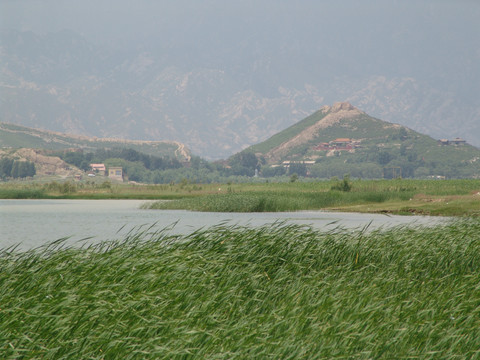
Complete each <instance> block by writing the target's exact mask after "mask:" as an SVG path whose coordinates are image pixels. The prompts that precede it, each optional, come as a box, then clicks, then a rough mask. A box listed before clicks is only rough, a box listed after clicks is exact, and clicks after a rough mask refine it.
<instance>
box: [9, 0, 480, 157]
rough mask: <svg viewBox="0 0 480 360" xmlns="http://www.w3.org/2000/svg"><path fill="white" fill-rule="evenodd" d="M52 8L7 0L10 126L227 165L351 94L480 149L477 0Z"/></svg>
mask: <svg viewBox="0 0 480 360" xmlns="http://www.w3.org/2000/svg"><path fill="white" fill-rule="evenodd" d="M42 3H43V2H37V1H33V0H29V1H23V2H21V4H19V2H12V1H6V2H4V3H2V4H1V5H0V10H1V13H2V30H1V34H0V64H1V65H0V86H1V87H0V92H1V93H0V95H1V96H0V101H1V102H0V109H1V110H0V116H1V119H0V121H3V122H11V123H15V124H20V125H25V126H30V127H37V128H43V129H48V130H54V131H62V132H69V133H76V134H83V135H90V136H98V137H119V138H129V139H141V140H175V141H180V142H182V143H185V144H186V145H187V146H188V147H189V148H190V149H191V150H192V152H193V153H194V154H197V155H201V156H204V157H207V158H213V159H214V158H226V157H228V156H229V155H231V154H233V153H235V152H238V151H239V150H241V149H243V148H246V147H247V146H249V145H252V144H255V143H258V142H260V141H263V140H265V139H267V138H269V137H270V136H272V135H273V134H275V133H277V132H279V131H281V130H283V129H285V128H287V127H288V126H290V125H292V124H293V123H295V122H297V121H299V120H301V119H303V118H305V117H306V116H308V115H310V114H311V113H313V112H314V111H316V110H318V109H319V108H321V107H322V106H323V105H325V104H333V103H335V102H337V101H348V102H350V103H351V104H353V105H354V106H356V107H358V108H360V109H362V110H363V111H365V112H366V113H368V114H370V115H372V116H375V117H377V118H380V119H383V120H386V121H389V122H394V123H399V124H402V125H405V126H408V127H410V128H412V129H414V130H417V131H420V132H422V133H426V134H428V135H431V136H433V137H434V138H453V137H457V136H458V137H462V138H465V139H466V140H467V141H468V142H469V143H470V144H473V145H475V146H477V147H478V146H480V98H479V97H478V94H479V93H480V67H479V66H478V64H480V36H479V33H480V28H479V26H478V18H480V4H478V3H477V2H475V1H457V2H449V1H433V0H430V1H417V2H415V1H402V2H398V1H388V2H381V3H380V4H378V2H374V1H365V2H361V3H360V2H355V1H352V0H350V1H339V2H328V3H325V2H322V1H303V2H301V3H299V4H297V3H294V2H281V3H280V2H275V1H256V2H254V1H244V2H242V3H241V4H229V3H225V2H221V1H218V0H211V1H207V2H201V4H200V3H197V2H194V1H186V0H185V1H180V2H178V3H177V2H175V5H174V4H170V2H166V1H159V2H155V3H152V2H147V1H139V2H138V4H137V5H136V6H135V7H132V6H131V5H128V2H125V1H117V2H113V1H102V2H100V3H98V2H93V1H85V2H81V4H77V3H76V2H69V1H66V2H61V1H56V0H52V1H47V3H48V4H49V6H43V5H42ZM6 14H7V15H6ZM47 19H50V20H47ZM52 19H53V20H54V21H51V20H52Z"/></svg>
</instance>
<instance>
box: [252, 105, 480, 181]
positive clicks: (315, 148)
mask: <svg viewBox="0 0 480 360" xmlns="http://www.w3.org/2000/svg"><path fill="white" fill-rule="evenodd" d="M244 152H245V153H248V152H250V153H254V154H255V156H256V157H257V158H258V159H263V160H262V161H264V163H265V164H266V165H267V166H269V167H272V168H278V167H283V168H286V169H287V170H286V171H288V172H292V170H291V169H292V168H293V167H295V169H296V171H297V172H300V173H301V174H302V175H311V176H315V177H327V178H328V177H330V176H332V175H334V176H338V175H339V174H342V173H343V174H351V175H352V176H355V177H362V178H368V177H374V178H375V177H377V178H381V177H385V176H387V177H398V176H400V177H428V176H431V177H435V178H437V177H438V178H447V177H472V176H473V177H478V176H480V166H479V162H480V149H478V148H475V147H473V146H472V145H470V144H468V143H467V142H466V141H465V140H463V139H452V141H445V140H435V139H433V138H431V137H429V136H427V135H423V134H421V133H419V132H416V131H414V130H412V129H409V128H408V127H405V126H402V125H399V124H393V123H390V122H387V121H383V120H380V119H377V118H374V117H371V116H369V115H368V114H367V113H365V112H364V111H362V110H360V109H358V108H356V107H355V106H353V105H352V104H350V103H349V102H337V103H334V104H333V105H332V106H328V105H327V106H323V107H321V108H320V109H319V110H318V111H316V112H315V113H313V114H312V115H310V116H308V117H306V118H305V119H303V120H301V121H299V122H298V123H296V124H294V125H292V126H290V127H289V128H287V129H285V130H283V131H281V132H279V133H277V134H275V135H274V136H272V137H271V138H269V139H267V140H266V141H264V142H261V143H259V144H256V145H253V146H251V147H249V148H247V149H246V150H245V151H244ZM292 164H295V166H293V165H292ZM265 170H266V171H267V172H268V173H270V172H273V173H278V174H281V173H282V172H281V171H280V170H275V171H273V170H272V171H271V170H268V169H265Z"/></svg>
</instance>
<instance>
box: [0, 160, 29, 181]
mask: <svg viewBox="0 0 480 360" xmlns="http://www.w3.org/2000/svg"><path fill="white" fill-rule="evenodd" d="M35 174H36V169H35V164H34V163H33V162H31V161H21V160H14V159H10V158H2V159H0V178H1V179H6V178H14V179H21V178H27V177H32V176H34V175H35Z"/></svg>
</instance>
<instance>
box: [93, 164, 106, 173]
mask: <svg viewBox="0 0 480 360" xmlns="http://www.w3.org/2000/svg"><path fill="white" fill-rule="evenodd" d="M90 169H91V171H92V173H93V174H98V175H102V176H105V173H106V168H105V164H90Z"/></svg>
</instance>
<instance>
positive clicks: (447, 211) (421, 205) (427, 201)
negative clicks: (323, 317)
mask: <svg viewBox="0 0 480 360" xmlns="http://www.w3.org/2000/svg"><path fill="white" fill-rule="evenodd" d="M0 199H92V200H94V199H144V200H175V201H171V202H159V203H156V204H153V205H152V206H151V208H154V209H187V210H195V211H217V212H261V211H269V212H274V211H297V210H319V209H324V210H325V209H326V210H337V211H338V210H340V211H351V212H372V213H391V214H425V215H440V216H471V217H473V216H480V181H479V180H475V179H463V180H441V181H434V180H367V181H364V180H350V179H349V178H348V177H345V178H344V179H343V180H338V179H337V180H336V179H332V180H330V181H311V182H301V181H297V182H283V183H273V182H249V183H227V184H194V183H189V182H188V181H186V180H185V181H181V182H180V183H178V184H174V183H172V184H168V185H130V184H129V185H127V184H113V183H111V182H109V181H104V182H98V183H95V182H88V183H73V182H69V181H67V182H63V183H61V182H55V181H52V182H48V183H43V184H42V183H21V182H20V183H5V184H0Z"/></svg>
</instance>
